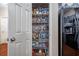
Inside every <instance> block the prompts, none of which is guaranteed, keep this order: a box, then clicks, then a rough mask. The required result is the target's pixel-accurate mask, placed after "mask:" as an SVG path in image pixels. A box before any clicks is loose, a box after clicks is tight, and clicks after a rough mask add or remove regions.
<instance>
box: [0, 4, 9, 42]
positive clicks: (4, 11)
mask: <svg viewBox="0 0 79 59" xmlns="http://www.w3.org/2000/svg"><path fill="white" fill-rule="evenodd" d="M7 22H8V5H7V4H1V3H0V43H2V42H5V41H6V37H7V34H8V33H7V31H8V23H7Z"/></svg>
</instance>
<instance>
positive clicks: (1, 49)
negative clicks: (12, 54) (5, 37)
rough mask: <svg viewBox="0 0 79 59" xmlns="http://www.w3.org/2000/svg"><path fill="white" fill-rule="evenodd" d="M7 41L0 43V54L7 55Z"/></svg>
mask: <svg viewBox="0 0 79 59" xmlns="http://www.w3.org/2000/svg"><path fill="white" fill-rule="evenodd" d="M7 51H8V49H7V43H2V44H0V56H7Z"/></svg>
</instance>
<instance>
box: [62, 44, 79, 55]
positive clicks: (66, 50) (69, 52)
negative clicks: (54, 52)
mask: <svg viewBox="0 0 79 59" xmlns="http://www.w3.org/2000/svg"><path fill="white" fill-rule="evenodd" d="M63 47H64V49H63V55H64V56H79V50H75V49H72V48H70V47H69V46H68V45H66V44H64V45H63Z"/></svg>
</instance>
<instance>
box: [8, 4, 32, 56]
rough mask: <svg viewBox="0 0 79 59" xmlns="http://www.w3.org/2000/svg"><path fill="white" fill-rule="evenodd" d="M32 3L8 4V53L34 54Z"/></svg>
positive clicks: (18, 54)
mask: <svg viewBox="0 0 79 59" xmlns="http://www.w3.org/2000/svg"><path fill="white" fill-rule="evenodd" d="M31 9H32V5H31V4H30V3H9V4H8V12H9V14H8V16H9V23H8V29H9V30H8V36H9V40H8V43H9V44H8V55H9V56H30V55H32V13H31V12H32V10H31Z"/></svg>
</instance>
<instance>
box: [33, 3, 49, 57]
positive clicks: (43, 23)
mask: <svg viewBox="0 0 79 59" xmlns="http://www.w3.org/2000/svg"><path fill="white" fill-rule="evenodd" d="M32 55H42V56H47V55H49V4H45V3H44V4H34V3H33V4H32Z"/></svg>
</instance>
